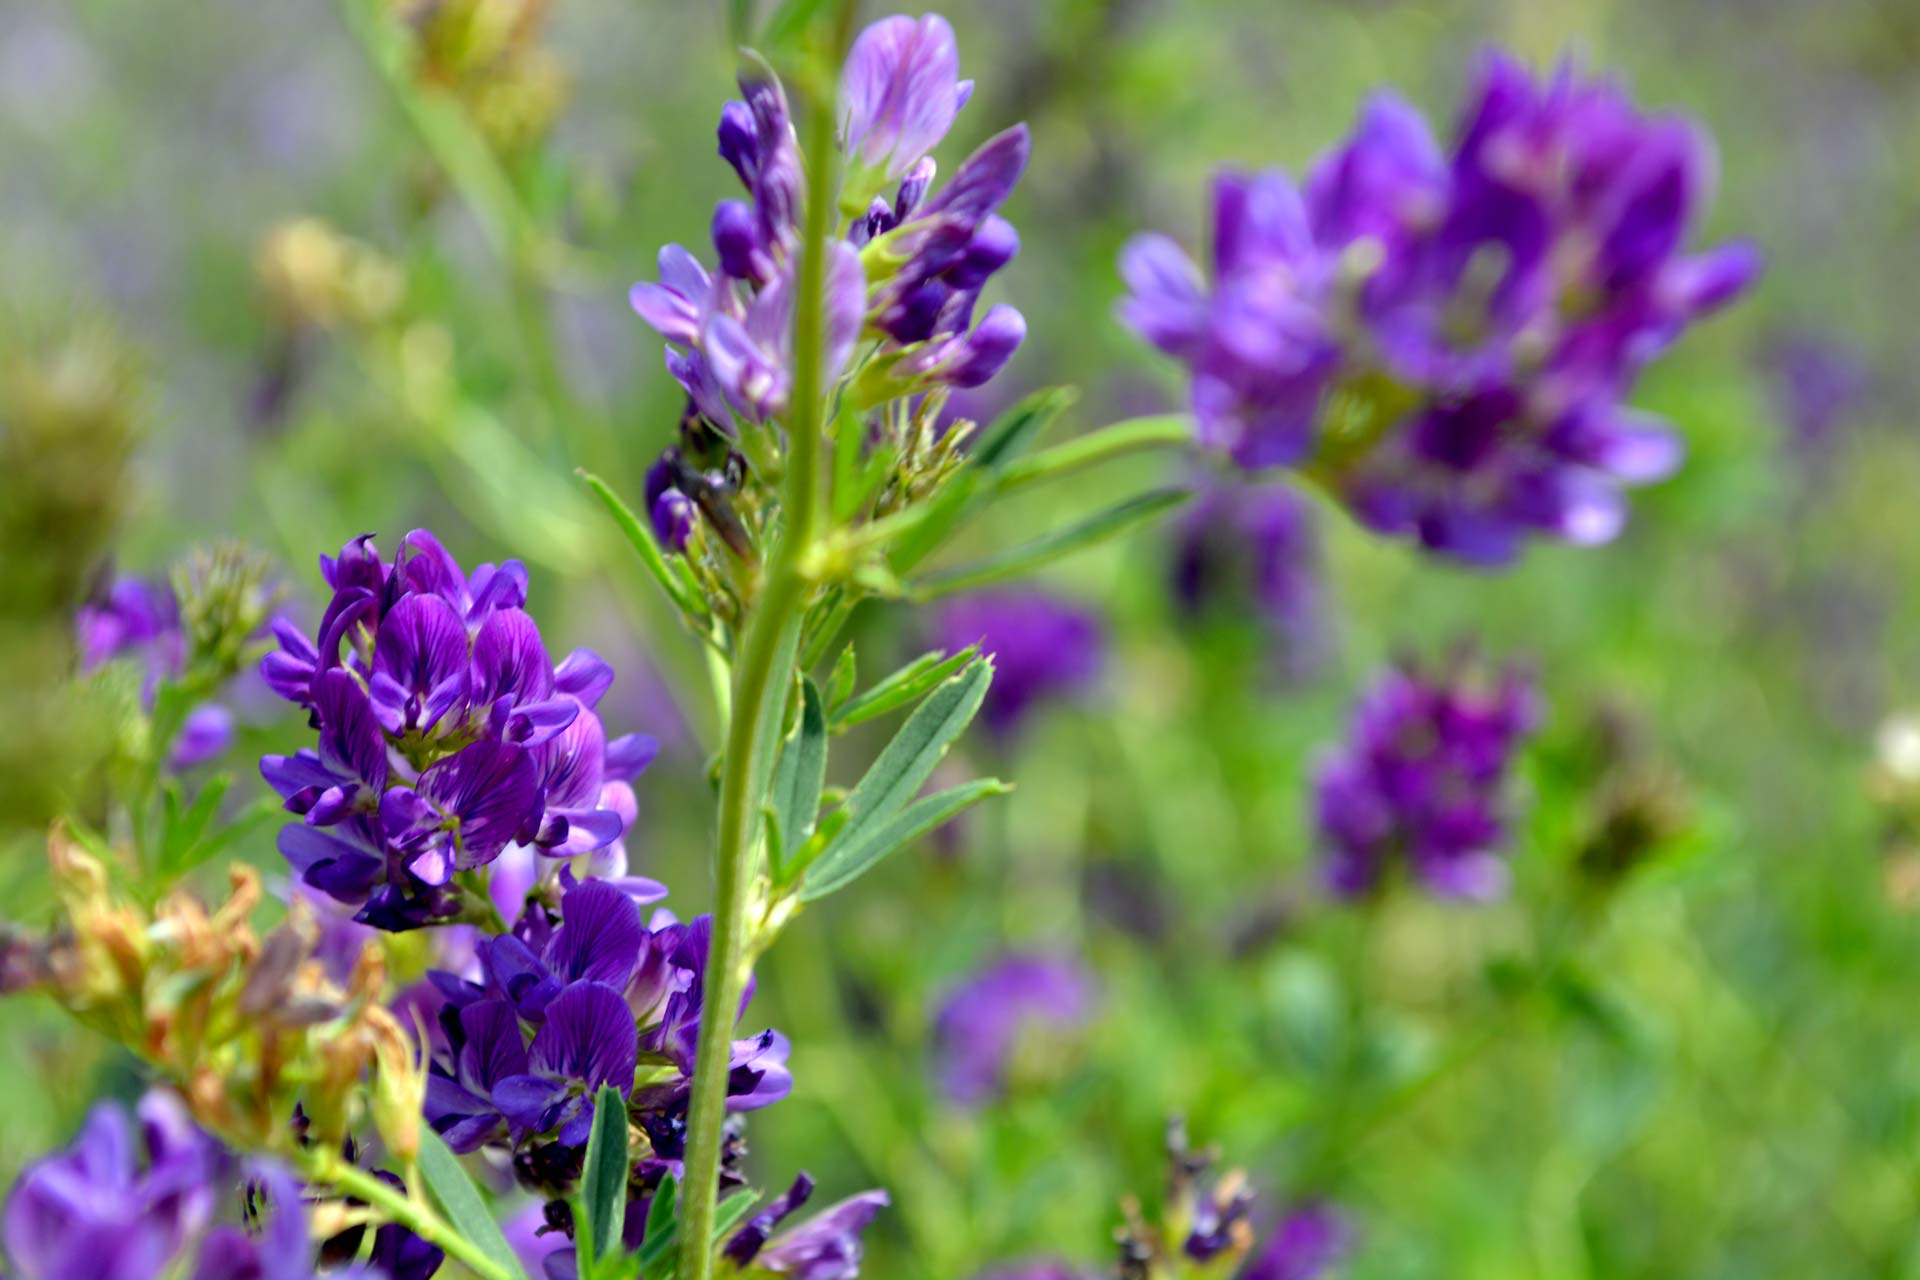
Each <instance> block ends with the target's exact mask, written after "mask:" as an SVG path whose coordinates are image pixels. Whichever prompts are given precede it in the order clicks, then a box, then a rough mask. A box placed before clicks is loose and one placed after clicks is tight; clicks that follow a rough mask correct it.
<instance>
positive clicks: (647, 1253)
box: [640, 1174, 680, 1280]
mask: <svg viewBox="0 0 1920 1280" xmlns="http://www.w3.org/2000/svg"><path fill="white" fill-rule="evenodd" d="M679 1191H680V1183H679V1181H678V1180H677V1179H676V1178H675V1177H674V1176H673V1175H672V1174H668V1175H667V1176H666V1177H665V1178H663V1179H661V1182H660V1189H659V1190H658V1191H656V1192H654V1193H653V1203H652V1204H651V1205H649V1206H647V1234H646V1239H644V1240H642V1241H641V1242H640V1274H641V1275H643V1276H646V1277H649V1280H651V1278H652V1277H655V1276H666V1275H671V1274H673V1270H674V1267H675V1265H676V1264H677V1263H678V1261H679V1257H680V1239H679V1231H680V1222H679V1219H678V1218H677V1217H676V1216H675V1215H674V1211H673V1209H674V1201H675V1200H676V1199H678V1198H679Z"/></svg>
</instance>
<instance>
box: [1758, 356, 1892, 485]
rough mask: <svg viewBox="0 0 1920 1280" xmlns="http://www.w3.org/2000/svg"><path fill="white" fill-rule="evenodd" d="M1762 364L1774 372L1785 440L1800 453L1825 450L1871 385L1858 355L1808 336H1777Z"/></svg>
mask: <svg viewBox="0 0 1920 1280" xmlns="http://www.w3.org/2000/svg"><path fill="white" fill-rule="evenodd" d="M1764 362H1765V364H1766V365H1767V367H1768V369H1769V371H1770V372H1771V373H1772V374H1773V376H1774V387H1775V393H1776V395H1777V397H1778V403H1779V405H1780V412H1781V416H1782V417H1783V418H1784V420H1785V422H1786V427H1787V432H1788V436H1787V444H1788V446H1789V448H1791V449H1792V450H1793V451H1794V452H1795V453H1797V454H1800V455H1802V456H1806V455H1820V454H1825V453H1827V452H1829V451H1830V450H1831V449H1832V448H1833V446H1834V444H1835V443H1836V440H1835V437H1836V435H1837V434H1838V432H1839V431H1840V429H1841V428H1842V427H1843V426H1844V425H1845V424H1846V422H1847V420H1848V419H1849V418H1850V417H1852V416H1853V415H1854V414H1856V413H1858V412H1859V411H1860V410H1861V409H1862V408H1863V407H1864V406H1865V404H1866V402H1867V399H1868V396H1869V395H1870V394H1871V392H1872V389H1873V376H1872V373H1871V372H1870V370H1869V369H1868V368H1867V365H1866V362H1865V361H1863V360H1862V359H1861V358H1860V357H1859V356H1858V355H1857V354H1855V353H1854V352H1852V351H1849V350H1847V349H1846V348H1845V347H1843V346H1841V345H1840V344H1839V343H1837V342H1834V341H1832V340H1830V339H1826V338H1821V337H1816V336H1813V335H1810V334H1802V335H1796V336H1792V337H1784V338H1781V339H1779V340H1777V341H1776V342H1774V343H1773V344H1772V345H1771V346H1770V347H1768V349H1767V351H1766V353H1765V357H1764Z"/></svg>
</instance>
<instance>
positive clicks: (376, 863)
mask: <svg viewBox="0 0 1920 1280" xmlns="http://www.w3.org/2000/svg"><path fill="white" fill-rule="evenodd" d="M321 570H322V574H323V576H324V577H325V578H326V580H327V582H328V584H329V585H330V586H332V587H333V589H334V596H333V599H332V600H331V601H330V602H329V604H328V606H327V609H326V611H325V614H324V616H323V620H322V622H321V626H320V631H319V636H318V639H317V640H315V639H310V638H309V637H307V636H306V635H304V634H302V633H301V632H299V631H297V630H295V629H294V628H293V627H292V626H291V625H290V624H286V623H284V622H283V623H280V624H277V625H276V627H275V631H276V634H277V635H278V636H279V638H280V643H281V647H280V649H279V650H278V651H277V652H275V653H272V654H269V655H268V656H267V658H266V659H265V660H264V661H263V662H262V664H261V669H262V672H263V673H264V674H265V676H266V678H267V682H268V684H269V685H270V686H271V687H272V688H273V689H274V690H275V691H276V692H278V693H280V694H281V695H282V696H283V697H285V698H287V699H289V700H290V701H293V702H296V703H298V704H299V705H301V706H303V707H305V708H306V709H307V710H308V712H309V714H310V718H311V720H312V723H313V725H314V727H315V728H316V729H317V730H318V731H319V742H318V746H317V749H303V750H300V751H297V752H295V753H294V754H293V755H291V756H267V757H265V758H263V759H262V760H261V763H260V768H261V773H262V775H263V776H264V777H265V778H266V779H267V781H268V782H269V783H270V784H271V785H272V786H273V788H274V789H275V790H276V791H277V792H279V794H280V795H281V797H282V798H283V799H284V800H285V802H286V808H287V809H288V810H289V811H290V812H292V813H295V814H297V815H299V816H300V817H301V819H302V821H301V823H299V824H295V825H292V826H289V827H287V828H285V829H283V830H282V832H281V835H280V841H279V844H280V849H281V852H282V853H283V854H284V855H285V856H286V857H287V859H288V861H289V862H290V863H292V864H293V866H294V868H295V870H296V871H297V872H298V873H299V874H300V876H301V877H302V879H303V880H304V881H305V882H306V883H307V884H309V885H311V886H313V887H315V888H317V889H320V890H321V891H322V892H325V893H327V894H329V895H330V896H332V897H334V898H336V899H338V900H340V901H342V902H347V903H350V904H353V905H355V906H357V907H359V908H360V911H359V914H358V916H357V918H358V919H359V920H360V921H361V922H362V923H365V924H372V925H376V926H377V927H379V928H383V929H408V928H417V927H420V926H421V925H424V924H428V923H434V922H444V921H445V920H446V919H447V918H449V917H450V916H453V915H456V914H458V912H459V911H460V910H461V903H460V899H459V895H458V894H457V893H456V892H454V891H452V890H451V889H450V888H449V886H450V883H451V881H452V879H453V877H454V874H455V873H456V872H461V871H472V870H475V869H477V868H481V867H485V866H487V865H489V864H491V863H493V862H494V861H495V860H496V859H498V858H499V857H500V855H501V854H502V853H503V852H504V851H505V850H507V849H508V848H511V847H515V846H531V847H533V848H536V849H538V850H539V851H540V852H542V853H544V854H547V855H550V856H552V857H556V858H573V859H586V860H587V863H588V865H586V866H585V867H583V870H586V871H588V872H589V873H593V872H605V873H607V874H610V875H616V876H624V875H625V873H626V854H625V850H624V847H623V846H620V838H621V836H622V835H623V834H624V832H625V831H626V828H627V826H628V824H629V823H630V822H631V821H632V819H633V816H634V813H635V808H636V806H635V804H634V798H633V792H632V789H631V787H630V786H629V782H630V780H631V779H632V777H633V776H634V775H636V774H638V773H639V772H640V770H641V769H643V768H645V766H646V765H647V763H648V762H649V761H650V760H651V759H652V758H653V754H654V750H655V743H654V742H653V740H652V739H651V738H646V737H643V736H640V735H628V736H626V737H621V738H614V739H611V740H610V739H609V738H608V737H607V735H606V730H605V727H604V725H603V724H602V722H601V720H600V717H599V715H598V713H597V712H596V710H595V708H596V707H597V706H598V704H599V702H600V699H601V698H602V696H603V695H604V694H605V693H606V691H607V688H608V687H609V686H610V685H611V684H612V681H613V671H612V668H611V667H609V666H608V665H607V663H606V662H605V661H603V660H602V659H601V658H600V657H599V656H598V655H597V654H595V653H593V652H591V651H590V650H586V649H580V650H576V651H574V652H573V653H572V654H569V655H568V656H567V657H566V658H565V659H563V660H562V661H561V662H560V663H559V664H558V665H557V666H556V665H555V664H554V663H553V662H552V660H551V659H550V658H549V657H548V655H547V650H546V646H545V644H544V643H543V641H542V639H541V636H540V631H539V627H538V626H537V625H536V624H535V623H534V621H533V619H532V617H531V616H530V615H529V614H527V612H526V611H525V609H524V608H523V606H524V605H525V604H526V600H527V575H526V570H525V568H524V567H522V566H521V565H520V564H519V563H518V562H517V561H508V562H507V563H505V564H501V565H498V566H495V565H482V566H481V567H480V568H479V569H477V570H475V571H474V572H473V573H472V574H471V575H469V574H467V573H466V572H465V571H463V570H462V569H461V567H460V565H459V564H458V562H456V561H455V560H454V559H453V557H452V556H451V555H450V554H449V553H448V552H447V551H446V549H445V548H444V547H443V546H441V544H440V542H439V541H438V539H436V538H434V537H433V535H432V534H430V533H428V532H426V531H425V530H416V531H414V532H413V533H410V534H408V535H407V537H406V538H405V539H404V540H403V543H402V548H401V552H400V554H399V555H398V556H397V557H396V558H395V560H394V562H393V563H392V564H391V565H389V564H387V563H386V562H385V561H383V560H382V559H381V557H380V554H379V552H378V550H377V549H376V548H375V546H374V544H373V541H372V538H371V537H370V536H363V537H360V538H356V539H354V540H353V541H352V542H349V543H348V544H347V546H346V547H344V548H343V549H342V551H341V553H340V555H339V557H338V558H328V557H322V559H321ZM538 878H539V876H538V874H537V873H536V876H535V879H538Z"/></svg>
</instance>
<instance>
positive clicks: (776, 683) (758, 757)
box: [747, 609, 802, 796]
mask: <svg viewBox="0 0 1920 1280" xmlns="http://www.w3.org/2000/svg"><path fill="white" fill-rule="evenodd" d="M801 621H802V618H801V614H800V611H799V610H797V609H796V610H794V612H793V615H792V616H791V617H789V618H788V619H787V622H786V625H785V626H784V627H782V628H781V629H780V635H779V636H778V637H777V638H776V640H775V641H774V651H773V671H774V673H775V674H774V678H773V679H772V680H770V681H768V682H767V692H766V694H765V700H764V701H762V702H761V704H760V719H759V721H758V722H757V723H756V724H755V725H754V731H753V762H752V763H753V774H752V776H751V777H750V778H749V779H748V785H749V786H750V787H751V788H752V790H750V791H748V792H747V794H748V795H751V796H764V795H770V794H772V792H771V791H770V790H769V788H771V787H772V786H773V768H774V762H775V760H776V759H777V758H778V756H779V754H780V738H781V732H780V731H781V729H782V728H783V727H785V724H786V719H787V698H788V696H789V694H790V693H791V691H792V689H793V674H794V673H793V664H794V661H795V660H796V659H797V658H798V657H799V656H800V624H801Z"/></svg>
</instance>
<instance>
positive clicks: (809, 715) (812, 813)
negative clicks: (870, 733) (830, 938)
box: [767, 676, 827, 884]
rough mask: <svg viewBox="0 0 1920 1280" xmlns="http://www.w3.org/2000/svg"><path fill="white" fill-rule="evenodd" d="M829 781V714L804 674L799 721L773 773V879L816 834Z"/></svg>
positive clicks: (779, 876)
mask: <svg viewBox="0 0 1920 1280" xmlns="http://www.w3.org/2000/svg"><path fill="white" fill-rule="evenodd" d="M826 781H827V717H826V712H825V711H823V710H822V709H821V706H820V690H819V689H818V688H816V687H815V686H814V683H813V681H811V680H808V679H806V678H805V677H804V676H803V677H802V678H801V683H800V724H799V725H798V727H797V728H796V729H795V730H794V734H793V737H792V739H791V740H790V741H788V742H787V744H786V745H785V746H784V747H782V748H781V750H780V764H779V766H778V767H777V768H776V769H775V770H774V774H773V805H774V823H775V826H776V827H777V828H778V838H777V839H775V840H772V841H769V842H768V845H767V850H768V854H769V856H770V858H771V861H772V863H773V879H774V882H775V883H776V884H777V883H780V881H781V880H782V879H783V878H784V877H783V876H782V871H783V869H784V868H785V866H786V863H787V859H788V856H789V855H790V854H792V853H793V852H795V851H796V850H797V849H798V848H799V846H800V844H801V843H802V842H803V841H805V840H806V838H807V837H808V836H810V835H812V834H813V824H814V819H815V818H816V817H818V816H819V813H820V789H821V788H822V787H823V786H825V785H826Z"/></svg>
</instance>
